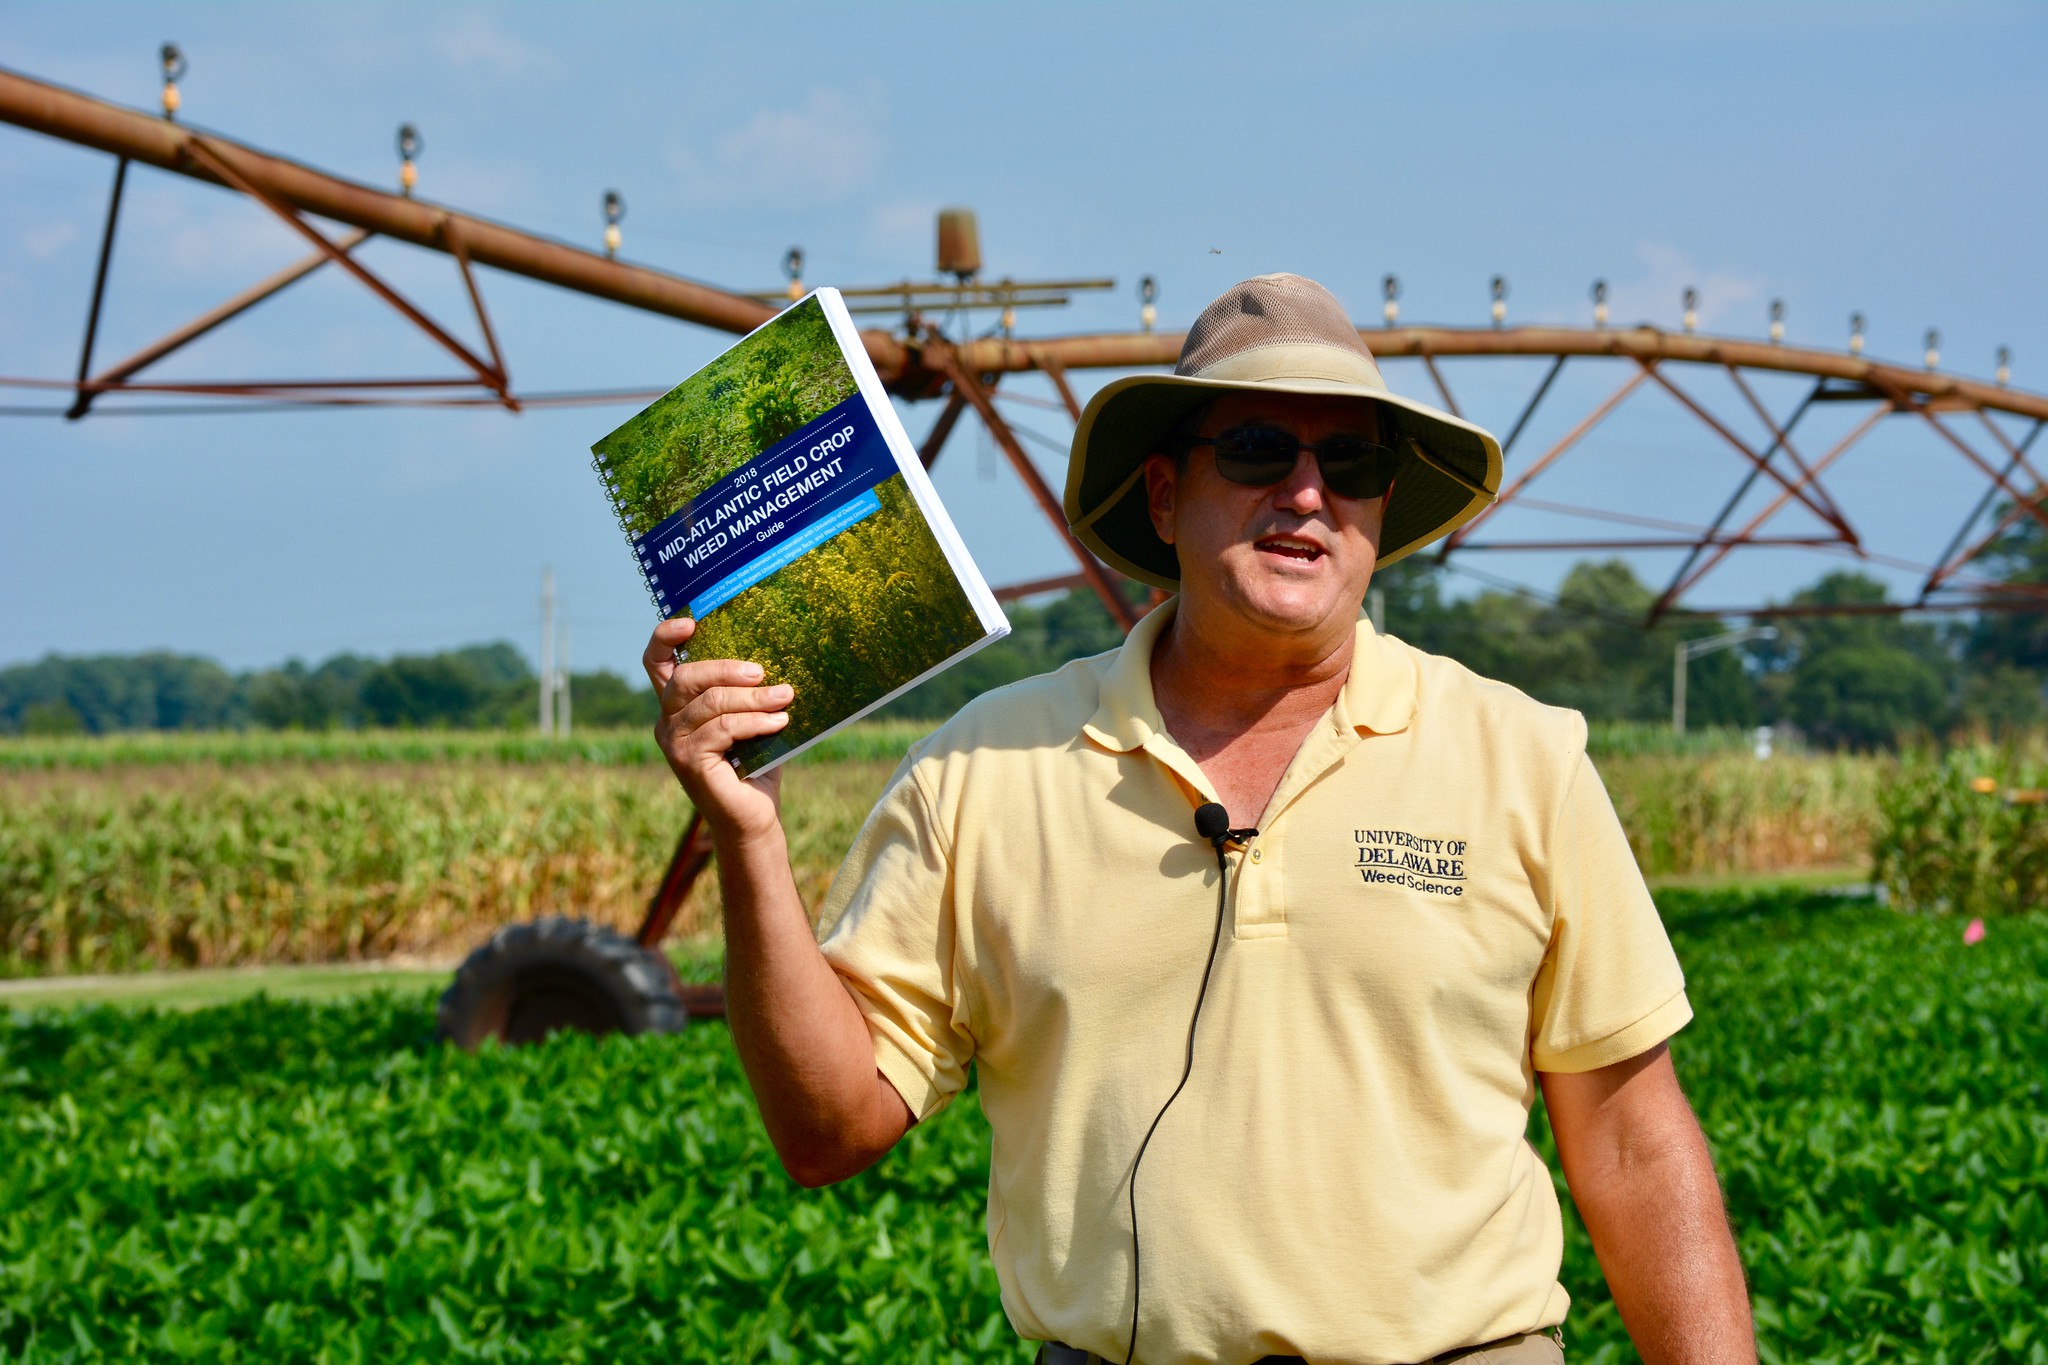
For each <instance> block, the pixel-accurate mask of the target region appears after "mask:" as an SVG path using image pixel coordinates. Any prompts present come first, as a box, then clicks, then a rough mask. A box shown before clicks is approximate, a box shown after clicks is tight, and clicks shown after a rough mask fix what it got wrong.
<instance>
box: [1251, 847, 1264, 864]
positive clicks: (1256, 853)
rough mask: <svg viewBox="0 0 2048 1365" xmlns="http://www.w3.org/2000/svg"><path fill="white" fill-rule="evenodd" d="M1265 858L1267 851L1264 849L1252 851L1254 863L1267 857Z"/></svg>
mask: <svg viewBox="0 0 2048 1365" xmlns="http://www.w3.org/2000/svg"><path fill="white" fill-rule="evenodd" d="M1265 856H1266V851H1265V850H1264V849H1262V848H1255V849H1253V850H1252V861H1253V862H1258V861H1259V860H1260V859H1261V858H1263V857H1265Z"/></svg>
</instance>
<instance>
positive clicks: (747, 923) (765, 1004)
mask: <svg viewBox="0 0 2048 1365" xmlns="http://www.w3.org/2000/svg"><path fill="white" fill-rule="evenodd" d="M695 629H696V625H695V623H694V622H692V621H690V620H689V619H688V618H687V617H677V618H675V619H673V620H669V621H664V622H662V623H661V624H660V625H659V626H657V627H655V630H654V635H653V638H652V639H650V640H649V641H648V644H647V652H646V655H645V656H644V658H643V662H644V663H645V665H646V667H647V675H648V677H649V679H651V680H652V681H653V683H654V686H655V689H656V690H657V691H658V692H659V693H660V694H661V719H660V720H659V721H657V722H656V724H655V730H654V733H655V738H656V740H657V741H658V742H659V743H660V745H661V749H662V752H663V754H665V755H666V756H667V758H668V762H669V767H670V768H672V769H674V771H675V774H676V777H677V779H678V780H679V781H680V782H681V783H682V784H683V790H684V791H685V792H687V793H688V794H689V797H690V800H691V802H692V803H694V804H695V805H696V807H697V809H698V810H700V811H702V812H703V813H704V818H705V821H706V822H707V823H708V824H709V825H710V827H711V837H712V843H713V845H714V847H715V848H716V849H717V854H718V879H719V886H720V889H721V891H722V892H723V894H724V899H725V1008H726V1021H727V1023H728V1024H729V1025H730V1027H731V1029H732V1038H733V1046H734V1047H735V1048H737V1049H738V1051H739V1055H740V1064H741V1065H742V1066H743V1067H744V1068H745V1069H746V1073H747V1081H748V1083H749V1084H750V1085H752V1086H753V1089H754V1101H755V1103H756V1104H757V1105H758V1106H759V1107H760V1110H761V1121H762V1123H763V1124H764V1125H765V1126H766V1127H767V1129H768V1138H769V1141H771V1142H773V1143H774V1144H775V1151H776V1154H777V1155H778V1156H780V1157H781V1158H782V1164H783V1167H784V1168H785V1169H786V1170H788V1172H789V1173H790V1175H791V1176H792V1177H793V1178H794V1179H795V1180H796V1181H797V1182H798V1183H799V1184H802V1185H806V1186H812V1187H816V1186H819V1185H828V1184H831V1183H832V1182H834V1181H838V1180H845V1179H847V1178H848V1177H849V1176H854V1175H858V1174H859V1173H860V1172H862V1171H864V1170H866V1169H867V1168H868V1167H869V1166H872V1165H873V1164H874V1163H875V1162H876V1161H878V1160H880V1159H881V1157H882V1155H883V1154H884V1153H886V1152H887V1151H888V1150H889V1149H890V1148H891V1147H893V1146H895V1144H896V1142H897V1140H898V1139H899V1138H901V1137H902V1136H903V1134H904V1133H906V1132H908V1131H909V1130H910V1127H911V1125H912V1124H913V1123H915V1122H916V1118H915V1117H914V1116H913V1115H912V1113H911V1111H910V1106H909V1105H907V1104H906V1103H904V1101H903V1097H902V1096H901V1095H899V1094H897V1092H896V1088H895V1087H894V1086H893V1085H891V1084H890V1083H889V1082H888V1080H887V1079H885V1078H884V1077H883V1076H882V1074H881V1072H880V1071H878V1070H877V1069H876V1067H875V1053H874V1043H873V1041H872V1039H871V1038H870V1036H869V1034H868V1026H867V1021H866V1019H865V1018H863V1017H862V1015H861V1012H860V1008H859V1007H858V1006H857V1005H855V1004H854V1002H853V997H852V995H850V994H849V993H848V992H847V989H846V987H845V986H844V985H843V984H842V983H841V981H840V979H839V975H838V973H836V972H834V971H833V970H832V966H831V964H830V963H828V962H827V961H826V960H825V957H824V954H823V953H821V952H819V951H818V941H817V938H816V936H815V934H814V933H813V931H812V928H811V920H810V916H809V915H808V914H807V913H806V912H805V910H804V905H803V901H802V899H801V898H800V897H799V896H798V895H797V889H796V878H795V876H794V875H793V874H792V873H791V871H790V865H789V846H788V843H787V841H786V840H785V839H784V837H783V831H782V817H781V786H782V784H781V776H782V775H781V773H780V771H777V772H774V773H770V774H769V775H767V776H766V777H761V778H749V779H742V778H741V777H740V776H739V775H738V774H737V773H735V772H734V771H733V769H732V765H731V764H730V763H728V762H727V761H726V754H727V751H729V750H730V749H731V748H732V746H733V745H734V744H736V743H738V742H739V741H741V740H744V739H752V738H755V737H757V736H760V735H769V734H774V733H775V732H776V731H777V730H780V729H781V728H782V727H783V726H785V725H787V724H788V723H789V715H788V712H786V711H785V710H783V709H782V708H784V707H786V706H788V705H789V702H790V699H791V692H790V689H789V688H788V687H787V686H786V685H777V686H773V687H763V686H760V685H759V684H760V682H761V678H762V672H761V668H760V666H759V665H758V664H751V663H744V662H740V661H736V660H725V659H707V660H704V661H702V662H696V663H683V664H678V663H676V662H675V658H674V652H675V650H676V649H677V648H678V647H679V646H680V645H682V643H683V642H684V641H686V640H688V639H689V638H690V635H691V634H692V633H693V632H694V631H695Z"/></svg>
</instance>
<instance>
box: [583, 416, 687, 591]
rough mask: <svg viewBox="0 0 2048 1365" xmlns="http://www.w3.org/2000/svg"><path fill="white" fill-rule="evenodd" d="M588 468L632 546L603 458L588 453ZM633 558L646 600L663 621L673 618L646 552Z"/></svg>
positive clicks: (614, 484)
mask: <svg viewBox="0 0 2048 1365" xmlns="http://www.w3.org/2000/svg"><path fill="white" fill-rule="evenodd" d="M590 467H591V468H592V469H594V470H596V471H597V478H598V482H600V483H602V484H603V485H604V491H605V493H606V494H607V495H609V496H610V498H611V500H612V516H613V518H614V519H616V520H617V521H618V523H619V530H621V531H622V532H624V533H625V536H626V544H627V545H628V546H632V545H634V543H635V541H636V540H637V537H636V536H634V534H633V528H632V527H630V526H628V525H626V509H625V507H624V506H623V505H621V503H620V502H619V485H618V482H617V480H615V479H613V478H612V475H611V471H610V470H609V469H606V468H605V466H604V457H603V456H601V455H599V454H598V453H597V452H596V451H594V450H593V451H592V452H591V453H590ZM633 557H634V559H635V560H636V561H637V562H638V563H639V565H640V581H641V582H643V583H645V584H646V585H647V600H648V601H650V602H652V603H654V605H655V609H656V610H658V611H660V612H661V614H662V617H663V619H667V618H668V617H670V616H673V615H674V614H675V610H674V609H673V608H671V607H670V606H669V603H668V597H667V595H666V594H664V593H663V592H662V590H661V586H660V584H658V583H656V582H655V581H654V569H653V566H652V565H650V564H649V563H648V562H647V553H646V551H644V550H637V549H636V550H635V552H634V556H633Z"/></svg>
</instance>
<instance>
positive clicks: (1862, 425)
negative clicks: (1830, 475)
mask: <svg viewBox="0 0 2048 1365" xmlns="http://www.w3.org/2000/svg"><path fill="white" fill-rule="evenodd" d="M1893 411H1895V409H1893V407H1892V406H1891V404H1889V403H1886V404H1883V405H1881V406H1879V407H1877V408H1876V409H1874V410H1873V411H1872V412H1871V414H1870V415H1869V416H1868V417H1866V418H1864V419H1863V420H1862V421H1861V422H1859V423H1857V424H1856V426H1855V428H1854V429H1853V430H1851V431H1850V432H1849V434H1848V435H1847V436H1844V437H1843V438H1842V439H1841V440H1839V441H1837V442H1836V443H1835V445H1834V448H1833V449H1832V450H1830V451H1828V453H1827V454H1825V455H1823V456H1821V457H1820V458H1819V459H1818V460H1816V461H1814V463H1813V466H1812V468H1810V469H1809V470H1808V471H1807V472H1806V473H1804V474H1802V475H1801V476H1800V477H1799V479H1798V480H1797V481H1796V486H1798V487H1803V486H1805V485H1807V484H1811V483H1812V482H1813V481H1814V480H1816V479H1818V478H1819V477H1820V476H1821V475H1822V474H1823V473H1825V472H1826V471H1827V470H1828V468H1829V467H1830V466H1832V465H1833V464H1834V463H1835V461H1837V460H1839V459H1841V458H1842V457H1843V456H1844V455H1846V454H1848V453H1849V449H1850V447H1852V446H1854V445H1855V444H1856V443H1857V442H1858V441H1861V440H1862V439H1863V438H1864V437H1865V436H1867V435H1869V434H1870V430H1871V428H1873V427H1875V426H1876V425H1877V424H1878V423H1879V422H1881V421H1882V420H1884V419H1885V418H1886V417H1888V416H1890V415H1891V413H1892V412H1893ZM1795 496H1796V493H1795V492H1794V491H1793V489H1789V488H1788V489H1787V490H1786V491H1784V492H1781V493H1779V494H1778V496H1777V497H1775V498H1773V499H1772V500H1771V501H1770V503H1769V504H1767V505H1766V506H1765V507H1764V509H1763V510H1762V511H1760V512H1758V513H1757V514H1756V515H1755V516H1753V517H1751V518H1750V519H1749V521H1748V522H1746V523H1745V524H1744V525H1743V527H1742V529H1741V530H1739V531H1737V532H1735V534H1734V535H1733V536H1732V537H1731V538H1730V541H1731V543H1728V544H1723V545H1717V546H1716V547H1715V548H1714V549H1713V550H1712V551H1711V552H1710V553H1709V554H1708V555H1707V556H1706V561H1705V562H1704V563H1702V564H1700V565H1699V566H1698V567H1696V568H1694V569H1693V571H1692V572H1691V573H1690V574H1689V575H1687V576H1685V577H1683V578H1681V579H1678V580H1676V581H1674V582H1673V583H1672V584H1671V586H1670V587H1668V588H1666V589H1665V590H1664V595H1663V596H1662V597H1659V598H1658V599H1657V600H1656V602H1655V603H1654V604H1652V605H1651V607H1650V614H1649V618H1648V619H1649V621H1650V622H1655V621H1656V620H1657V618H1658V617H1660V616H1662V615H1663V614H1664V613H1665V612H1667V611H1670V610H1671V609H1672V608H1673V607H1675V606H1677V605H1678V600H1679V598H1681V597H1683V596H1684V595H1685V594H1686V593H1687V592H1689V591H1691V589H1692V588H1693V587H1694V586H1695V585H1697V584H1698V583H1699V581H1700V580H1701V579H1703V578H1705V577H1706V576H1707V575H1708V574H1709V573H1712V572H1713V571H1714V568H1715V566H1716V565H1718V564H1719V563H1720V562H1721V561H1722V560H1724V559H1726V558H1727V557H1728V555H1729V553H1730V552H1731V551H1733V550H1734V549H1735V547H1736V546H1737V545H1739V544H1741V543H1743V542H1744V541H1747V540H1748V539H1749V538H1750V537H1752V536H1754V535H1755V534H1756V533H1757V531H1758V529H1759V528H1761V527H1762V526H1763V524H1764V523H1765V522H1767V521H1769V520H1770V519H1771V518H1772V517H1774V516H1776V515H1777V514H1778V509H1779V508H1781V507H1783V506H1784V505H1785V504H1786V503H1788V502H1790V501H1792V499H1793V498H1794V497H1795Z"/></svg>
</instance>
